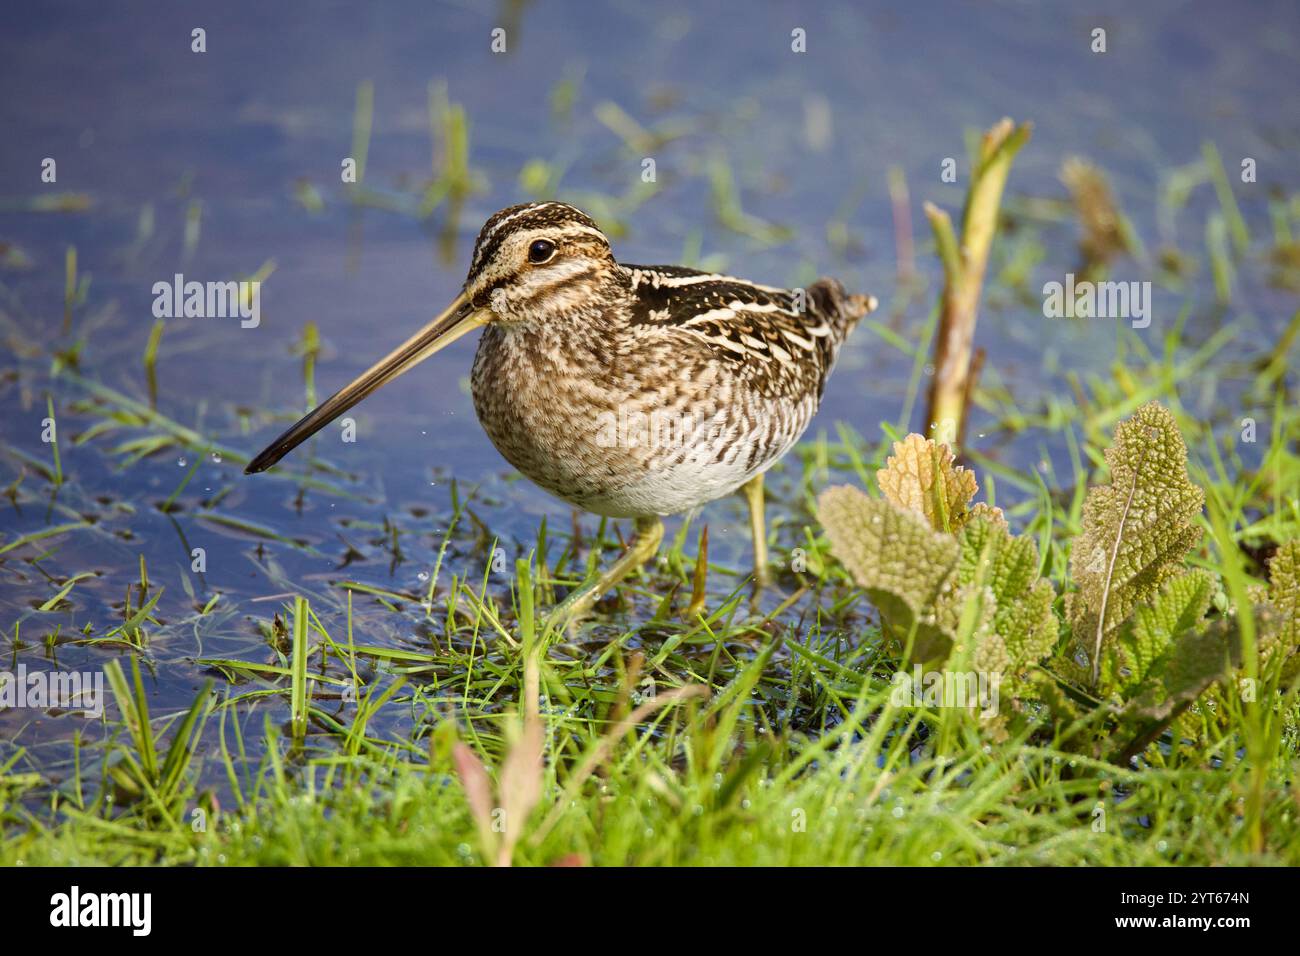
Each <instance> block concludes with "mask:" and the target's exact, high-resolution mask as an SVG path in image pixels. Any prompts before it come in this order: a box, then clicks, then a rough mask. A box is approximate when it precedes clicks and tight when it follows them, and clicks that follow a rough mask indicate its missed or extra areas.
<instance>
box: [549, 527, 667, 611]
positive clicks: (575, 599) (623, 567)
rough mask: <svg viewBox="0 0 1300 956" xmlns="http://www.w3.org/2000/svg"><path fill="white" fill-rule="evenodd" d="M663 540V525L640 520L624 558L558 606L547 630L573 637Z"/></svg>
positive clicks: (653, 554) (652, 554)
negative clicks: (605, 597)
mask: <svg viewBox="0 0 1300 956" xmlns="http://www.w3.org/2000/svg"><path fill="white" fill-rule="evenodd" d="M663 538H664V525H663V522H662V521H660V520H659V519H658V518H653V517H652V518H638V519H637V521H636V537H635V538H634V539H633V540H632V544H631V545H630V546H629V547H628V549H627V551H626V552H625V553H624V554H623V556H622V557H621V558H619V559H618V560H617V561H615V562H614V563H613V564H611V565H610V566H609V567H608V568H607V569H606V570H605V572H604V573H603V574H601V576H600V577H599V578H597V579H596V580H595V582H594V583H592V584H590V585H587V586H585V587H581V588H578V590H576V591H574V592H573V593H572V594H570V595H569V596H568V597H566V598H565V599H564V600H563V601H561V602H560V603H559V604H557V605H556V606H555V608H554V610H552V611H551V614H550V616H549V617H548V618H547V620H546V624H547V627H551V628H554V629H556V630H561V629H563V630H564V631H566V632H567V633H568V634H570V635H572V634H573V633H574V632H576V631H577V629H578V625H579V624H581V623H582V621H583V619H584V618H586V617H587V616H588V615H589V614H591V611H592V609H593V608H594V607H595V606H596V602H597V601H599V600H600V598H601V595H603V594H604V593H605V592H606V591H608V590H610V589H611V588H613V587H615V586H617V585H618V584H619V583H620V582H622V580H623V579H624V578H626V577H627V576H628V575H629V574H631V573H632V572H633V571H635V570H637V569H638V568H640V567H641V565H643V564H645V563H646V562H647V561H648V560H650V559H651V558H652V557H654V556H655V554H656V552H658V550H659V544H660V543H661V542H662V541H663Z"/></svg>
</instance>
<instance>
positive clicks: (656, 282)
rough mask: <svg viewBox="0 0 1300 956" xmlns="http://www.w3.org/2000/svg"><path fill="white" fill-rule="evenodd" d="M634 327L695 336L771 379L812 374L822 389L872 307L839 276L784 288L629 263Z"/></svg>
mask: <svg viewBox="0 0 1300 956" xmlns="http://www.w3.org/2000/svg"><path fill="white" fill-rule="evenodd" d="M623 268H625V269H626V270H627V272H628V275H629V278H630V281H631V287H632V292H633V297H634V305H633V310H632V323H633V325H641V326H647V327H653V328H658V329H662V330H666V331H667V330H671V331H673V332H676V333H681V334H685V335H689V336H691V337H692V338H693V339H695V340H697V341H699V342H702V343H703V344H705V345H706V346H708V347H709V349H711V350H712V351H713V352H714V354H715V355H717V357H718V358H721V359H732V360H734V361H736V362H738V363H743V364H744V365H746V366H749V367H750V368H752V370H753V373H754V374H755V375H760V376H762V377H764V378H768V377H771V376H774V375H775V376H776V377H778V378H785V377H786V376H788V375H791V374H794V375H795V376H796V377H798V378H803V377H804V376H805V375H811V376H813V377H814V378H815V379H816V380H817V385H818V391H820V385H821V384H822V382H824V380H825V376H826V374H827V373H828V372H829V371H830V366H831V364H832V363H833V362H834V360H835V354H836V352H837V351H838V350H839V346H840V343H842V342H843V340H844V338H845V336H846V335H847V334H848V332H849V330H850V329H851V328H852V326H853V325H854V324H855V323H856V321H857V319H858V318H860V317H861V315H863V314H865V312H866V311H867V310H868V309H869V305H868V303H867V300H866V299H864V298H863V297H859V296H849V295H847V294H845V292H844V289H843V287H842V286H840V284H839V283H838V282H836V281H835V280H833V279H819V280H818V281H817V282H814V283H812V284H811V285H810V286H808V288H806V289H778V288H773V287H771V286H763V285H758V284H756V283H753V282H747V281H745V280H744V279H737V278H734V277H732V276H726V275H718V274H715V273H708V272H699V271H697V270H694V269H687V268H684V267H682V266H633V265H628V266H624V267H623Z"/></svg>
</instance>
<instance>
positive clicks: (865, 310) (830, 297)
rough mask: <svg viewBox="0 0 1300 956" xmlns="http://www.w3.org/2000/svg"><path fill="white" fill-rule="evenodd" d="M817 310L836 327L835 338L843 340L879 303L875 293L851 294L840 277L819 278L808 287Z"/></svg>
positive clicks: (838, 340) (839, 340)
mask: <svg viewBox="0 0 1300 956" xmlns="http://www.w3.org/2000/svg"><path fill="white" fill-rule="evenodd" d="M808 292H809V294H810V296H811V299H812V302H813V304H814V305H815V306H816V310H817V311H818V312H819V313H820V314H821V315H822V316H823V317H825V319H827V320H828V321H829V322H830V324H831V326H832V327H833V328H834V329H835V339H836V341H837V342H843V341H844V340H845V339H846V338H848V335H849V333H850V332H852V331H853V327H854V326H855V325H857V324H858V321H859V320H861V319H862V318H863V317H865V316H867V315H869V314H871V313H872V312H873V311H874V310H875V308H876V305H877V304H878V303H877V302H876V297H875V296H874V295H849V293H848V292H847V291H846V290H845V288H844V286H843V285H841V284H840V282H839V280H838V279H818V280H817V281H816V282H814V283H813V284H812V285H811V286H809V287H808Z"/></svg>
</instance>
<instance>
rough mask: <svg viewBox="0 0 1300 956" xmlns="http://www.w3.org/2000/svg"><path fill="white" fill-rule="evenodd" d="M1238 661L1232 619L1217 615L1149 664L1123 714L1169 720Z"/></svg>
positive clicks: (1178, 640) (1238, 647)
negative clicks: (1143, 680) (1203, 626)
mask: <svg viewBox="0 0 1300 956" xmlns="http://www.w3.org/2000/svg"><path fill="white" fill-rule="evenodd" d="M1240 662H1241V652H1240V641H1239V640H1238V636H1237V632H1236V628H1235V627H1234V626H1233V624H1232V622H1231V621H1229V620H1226V619H1220V620H1218V621H1215V622H1214V623H1213V624H1211V625H1210V626H1209V627H1207V628H1206V629H1205V630H1203V631H1188V632H1187V633H1185V634H1184V635H1183V636H1182V637H1180V638H1178V639H1177V640H1176V641H1175V642H1174V644H1173V645H1172V647H1171V648H1170V649H1169V650H1168V652H1167V653H1166V654H1165V655H1164V657H1163V658H1162V659H1161V660H1160V661H1158V662H1156V664H1155V666H1153V667H1152V669H1151V672H1150V673H1149V674H1148V676H1147V680H1146V681H1145V682H1144V683H1143V684H1142V686H1141V687H1140V688H1139V689H1138V690H1137V692H1136V694H1135V695H1134V696H1133V697H1132V698H1131V699H1130V700H1129V701H1128V703H1127V705H1126V707H1125V708H1124V714H1125V715H1126V716H1129V717H1143V718H1147V719H1152V720H1157V721H1166V720H1169V719H1171V718H1172V717H1173V716H1175V712H1176V711H1177V710H1178V708H1179V707H1180V706H1181V705H1182V704H1185V703H1189V702H1191V701H1193V700H1195V699H1196V698H1197V697H1199V696H1201V694H1203V693H1204V692H1205V691H1206V690H1208V689H1209V687H1210V686H1211V685H1212V684H1214V683H1215V682H1216V681H1218V680H1219V679H1220V678H1222V677H1223V676H1224V675H1225V674H1227V673H1228V672H1229V670H1231V669H1232V668H1233V667H1235V666H1237V665H1238V664H1239V663H1240Z"/></svg>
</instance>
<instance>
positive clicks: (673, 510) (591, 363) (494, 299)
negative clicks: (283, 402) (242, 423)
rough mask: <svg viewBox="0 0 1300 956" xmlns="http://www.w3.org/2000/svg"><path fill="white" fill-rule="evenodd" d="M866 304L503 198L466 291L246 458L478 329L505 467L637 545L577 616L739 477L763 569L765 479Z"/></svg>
mask: <svg viewBox="0 0 1300 956" xmlns="http://www.w3.org/2000/svg"><path fill="white" fill-rule="evenodd" d="M874 307H875V300H874V299H872V298H871V297H869V296H860V295H848V294H846V293H845V291H844V289H843V287H842V286H841V285H840V284H839V283H838V282H836V281H835V280H833V279H820V280H818V281H817V282H814V283H813V284H812V285H810V286H809V287H808V288H807V289H774V288H770V287H768V286H761V285H755V284H754V283H751V282H745V281H744V280H742V279H734V278H732V277H730V276H721V275H711V274H708V273H703V272H696V271H695V270H693V269H684V268H681V267H679V266H631V265H620V264H619V263H618V262H617V261H616V260H615V259H614V254H613V252H612V251H611V250H610V246H609V240H608V239H607V238H606V237H605V235H604V233H602V232H601V231H600V229H599V228H598V227H597V225H596V223H595V222H594V221H592V219H591V218H590V217H589V216H587V215H586V214H584V213H583V212H582V211H580V210H578V209H576V208H574V207H573V206H570V205H568V204H566V203H560V202H544V203H526V204H524V205H519V206H511V207H510V208H508V209H503V210H501V211H500V212H498V213H497V214H496V215H494V216H492V218H490V219H489V220H488V221H487V223H486V224H485V225H484V226H483V230H482V232H480V233H479V237H478V242H477V243H475V246H474V256H473V258H472V260H471V262H470V268H469V275H468V277H467V278H466V280H465V287H464V289H463V291H462V292H461V294H460V295H459V296H457V297H456V300H455V301H454V302H452V303H451V305H450V306H448V307H447V308H446V309H444V310H443V311H442V312H441V313H440V314H439V315H438V316H437V317H435V318H434V319H433V320H432V321H431V322H429V323H428V324H427V325H425V326H424V328H422V329H420V330H419V331H417V332H416V333H415V334H414V335H413V336H411V337H410V338H409V339H407V341H405V342H404V343H402V344H401V345H399V346H398V347H397V348H396V349H394V350H393V351H392V352H390V353H389V354H388V355H387V356H385V357H384V358H382V359H380V360H379V361H378V362H376V363H375V364H374V365H373V366H371V367H370V368H369V369H367V370H366V371H365V372H364V373H362V374H361V375H360V376H359V377H358V378H357V379H356V380H355V381H353V382H352V383H350V384H349V385H346V386H344V387H343V388H341V389H339V391H337V392H335V393H334V394H333V395H332V396H330V397H329V398H328V399H326V400H325V401H324V402H322V403H321V404H320V406H318V407H317V408H315V409H313V410H312V411H311V412H310V413H308V414H307V415H306V416H304V417H303V418H302V419H301V420H300V421H299V422H297V423H296V424H295V425H293V427H291V428H289V429H288V430H287V431H285V433H284V434H282V435H280V436H279V437H278V438H277V439H276V440H275V441H273V442H272V443H271V444H270V445H268V446H267V447H266V448H265V449H263V451H262V452H261V453H260V454H259V455H257V456H256V457H255V458H254V459H253V460H252V461H251V462H250V463H249V465H248V468H247V469H246V470H247V471H248V472H250V473H254V472H259V471H264V470H266V469H267V468H270V467H271V466H272V465H274V464H275V463H276V462H278V461H279V460H280V459H281V458H283V457H284V456H285V455H286V454H288V453H289V452H290V451H292V450H293V449H294V448H296V447H297V446H298V445H299V444H301V443H302V442H303V441H305V440H306V439H307V438H308V437H310V436H311V435H313V434H315V433H316V432H317V431H319V430H320V429H321V428H323V427H324V426H325V425H326V424H328V423H329V422H331V421H333V420H334V419H335V418H337V417H338V416H340V415H342V414H343V413H344V412H345V411H347V410H348V409H349V408H351V407H352V406H354V405H356V404H357V403H358V402H360V401H362V400H363V399H364V398H365V397H366V396H367V395H370V394H371V393H372V392H374V391H375V390H376V389H378V388H382V387H383V386H384V385H385V384H387V383H388V382H391V381H392V380H393V379H395V378H397V377H398V376H399V375H402V374H403V373H405V372H406V371H408V370H410V369H412V368H414V367H415V366H416V365H418V364H419V363H420V362H422V361H424V360H425V359H426V358H428V357H429V356H430V355H433V354H434V353H436V352H437V351H438V350H439V349H442V348H444V347H445V346H446V345H448V344H449V343H451V342H454V341H456V339H458V338H459V337H461V336H463V335H465V334H467V333H469V332H471V331H473V330H474V329H476V328H479V327H482V329H483V333H482V338H481V339H480V340H479V345H478V352H477V354H476V355H475V357H474V368H473V372H472V374H471V377H470V380H471V385H472V392H473V396H474V409H475V411H476V412H477V413H478V418H479V421H480V422H482V424H483V428H484V429H485V430H486V431H487V433H488V437H489V438H491V439H492V443H493V444H494V445H496V447H497V448H498V449H499V450H500V452H501V454H502V455H504V456H505V458H506V460H507V461H509V462H510V463H511V464H512V465H514V466H515V467H516V468H518V469H519V470H520V471H521V472H523V474H525V475H526V476H528V477H529V478H531V479H532V480H533V481H535V482H536V483H537V484H539V485H541V486H542V487H543V488H545V489H547V490H548V491H550V492H552V493H553V494H555V495H558V496H559V497H560V498H563V499H564V500H565V501H569V502H571V503H573V504H575V505H577V506H578V507H580V508H583V509H585V510H587V511H593V512H595V513H597V514H602V515H608V516H611V517H626V518H636V519H637V522H636V523H637V532H638V533H637V540H636V543H635V544H634V545H633V546H632V547H630V548H629V549H628V550H627V552H626V553H625V554H624V555H623V556H622V557H620V558H619V559H618V560H617V561H616V562H615V563H614V564H613V565H612V566H611V567H610V568H609V569H608V570H607V571H606V572H605V573H604V574H602V575H601V577H600V579H599V580H598V581H596V582H595V583H594V584H592V585H591V586H589V587H586V588H583V589H582V590H581V591H579V592H575V593H574V594H572V595H570V597H569V598H568V599H567V600H566V601H565V602H564V604H563V605H562V606H561V607H560V608H557V615H558V617H559V618H562V619H565V620H567V621H568V622H569V624H573V623H574V622H575V621H576V620H578V619H579V618H580V617H581V616H582V615H583V614H585V613H586V612H587V611H588V610H590V609H591V607H592V605H593V603H594V601H595V599H596V598H597V597H598V596H599V595H600V594H601V593H603V592H604V591H605V590H608V589H609V588H610V587H613V586H614V585H615V584H616V583H617V582H618V581H620V580H621V579H622V578H623V577H625V576H626V575H627V574H628V573H630V572H631V571H632V570H633V569H634V568H636V567H638V566H639V565H640V564H641V563H642V562H643V561H644V560H646V559H647V558H648V557H650V556H651V555H652V554H654V552H655V550H656V549H657V548H658V546H659V541H660V539H661V538H662V535H663V524H662V523H661V522H660V521H659V516H660V515H670V514H678V513H680V512H689V511H693V510H694V509H695V508H698V507H699V506H700V505H702V504H704V503H706V502H709V501H713V500H714V499H716V498H720V497H722V496H723V495H726V494H729V493H731V492H733V491H736V490H737V489H740V488H742V486H743V488H744V491H745V495H746V498H747V499H748V501H749V508H750V525H751V530H752V532H753V536H754V567H755V578H756V580H757V581H758V582H759V583H760V584H761V583H763V582H764V581H765V580H766V578H767V550H766V547H767V546H766V535H765V531H764V525H763V506H762V502H763V493H762V476H763V473H764V472H765V471H767V469H768V468H769V467H771V465H772V464H773V463H774V462H775V461H776V460H777V459H778V458H780V457H781V456H782V455H783V454H785V452H786V451H788V450H789V448H790V446H792V445H793V444H794V443H795V442H796V441H797V440H798V439H799V436H800V435H801V434H803V431H804V429H805V428H807V427H808V423H809V422H810V421H811V420H812V417H813V415H814V414H815V413H816V411H817V406H818V405H819V404H820V402H821V397H822V392H823V391H824V390H825V388H826V378H827V376H828V375H830V372H831V367H832V366H833V365H834V364H835V357H836V355H837V354H838V352H839V349H840V346H841V345H842V344H843V342H844V339H845V338H846V337H847V336H848V334H849V332H850V331H851V330H852V328H853V326H854V324H855V323H856V322H857V321H858V319H860V318H861V317H862V316H864V315H865V314H867V313H868V312H869V311H871V309H873V308H874Z"/></svg>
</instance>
